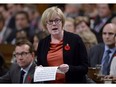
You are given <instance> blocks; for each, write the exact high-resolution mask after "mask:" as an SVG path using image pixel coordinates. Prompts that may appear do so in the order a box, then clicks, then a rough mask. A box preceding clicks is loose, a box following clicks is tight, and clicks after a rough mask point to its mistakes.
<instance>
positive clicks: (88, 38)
mask: <svg viewBox="0 0 116 87" xmlns="http://www.w3.org/2000/svg"><path fill="white" fill-rule="evenodd" d="M78 35H79V36H80V37H81V38H82V40H83V42H84V43H85V45H86V43H88V44H90V47H92V46H94V45H96V44H98V42H97V38H96V36H95V34H94V33H93V32H92V31H91V30H86V31H84V32H80V33H78Z"/></svg>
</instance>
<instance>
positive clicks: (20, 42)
mask: <svg viewBox="0 0 116 87" xmlns="http://www.w3.org/2000/svg"><path fill="white" fill-rule="evenodd" d="M25 44H26V45H28V46H29V52H30V53H32V52H34V47H33V45H32V43H31V42H30V41H28V40H18V41H17V42H16V44H15V47H16V46H22V45H25Z"/></svg>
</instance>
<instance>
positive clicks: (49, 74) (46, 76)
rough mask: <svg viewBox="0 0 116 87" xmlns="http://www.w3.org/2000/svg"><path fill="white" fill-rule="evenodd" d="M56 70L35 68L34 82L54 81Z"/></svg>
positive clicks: (53, 68) (54, 68)
mask: <svg viewBox="0 0 116 87" xmlns="http://www.w3.org/2000/svg"><path fill="white" fill-rule="evenodd" d="M57 68H58V67H37V68H36V70H35V73H34V82H41V81H51V80H55V79H56V72H57Z"/></svg>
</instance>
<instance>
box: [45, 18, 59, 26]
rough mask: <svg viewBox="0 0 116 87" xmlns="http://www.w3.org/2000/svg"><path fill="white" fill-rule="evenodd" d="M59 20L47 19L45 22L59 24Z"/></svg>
mask: <svg viewBox="0 0 116 87" xmlns="http://www.w3.org/2000/svg"><path fill="white" fill-rule="evenodd" d="M60 22H61V19H58V18H57V19H55V20H49V21H46V23H47V24H49V25H53V23H55V24H59V23H60Z"/></svg>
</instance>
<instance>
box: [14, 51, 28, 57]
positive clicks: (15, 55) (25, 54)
mask: <svg viewBox="0 0 116 87" xmlns="http://www.w3.org/2000/svg"><path fill="white" fill-rule="evenodd" d="M29 53H30V52H21V53H14V54H13V55H14V57H16V58H18V57H19V56H21V57H26V56H27V55H28V54H29Z"/></svg>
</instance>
